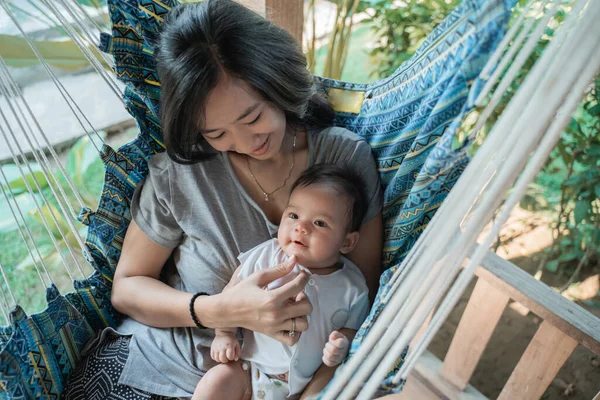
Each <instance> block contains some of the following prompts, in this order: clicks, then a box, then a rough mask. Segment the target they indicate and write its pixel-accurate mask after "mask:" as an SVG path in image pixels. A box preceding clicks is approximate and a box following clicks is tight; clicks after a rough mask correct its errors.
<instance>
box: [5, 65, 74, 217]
mask: <svg viewBox="0 0 600 400" xmlns="http://www.w3.org/2000/svg"><path fill="white" fill-rule="evenodd" d="M0 82H1V83H2V85H1V86H0V87H2V88H3V89H2V90H3V93H7V95H5V98H6V101H7V102H10V103H11V105H12V106H14V109H16V110H18V112H19V115H18V117H17V120H19V121H22V122H23V123H24V124H25V125H26V126H27V130H25V129H24V130H23V131H22V133H23V134H24V136H25V137H26V139H27V141H28V143H29V145H30V147H31V148H32V150H34V151H36V152H37V153H38V155H39V156H40V157H41V158H42V159H43V160H44V163H41V164H40V168H42V169H43V170H44V172H45V173H46V174H47V175H49V176H51V177H52V180H53V181H54V182H55V184H56V186H57V187H58V189H59V191H60V193H61V195H62V196H63V198H65V199H66V198H67V195H66V193H65V192H64V190H63V188H62V185H59V184H58V178H57V176H56V174H55V173H54V172H53V171H52V168H51V167H50V161H49V160H48V157H47V156H46V152H45V151H44V147H43V146H42V145H41V144H40V142H39V140H38V139H37V136H36V135H35V134H34V130H33V129H32V127H31V125H30V123H29V120H30V119H31V120H32V121H33V123H34V124H35V126H36V127H37V128H38V131H39V132H40V133H41V135H42V137H43V138H44V140H45V143H46V146H48V148H49V149H51V150H50V153H51V154H52V157H53V158H54V162H55V163H56V165H57V166H58V168H59V169H60V171H61V172H62V175H63V177H64V179H65V180H66V181H67V184H68V185H69V188H70V190H71V193H73V195H74V196H75V198H76V200H77V201H78V203H79V207H84V206H85V205H84V203H83V200H82V198H81V195H80V193H79V191H78V190H77V188H76V187H75V185H74V184H73V182H72V180H71V179H70V178H69V174H67V172H66V171H65V169H64V167H63V165H62V162H61V161H60V158H59V157H58V155H57V154H56V151H55V150H54V148H53V146H51V145H50V141H49V140H48V137H47V136H46V135H45V133H44V131H43V130H42V128H41V126H40V124H39V122H38V120H37V119H36V118H35V115H34V114H33V112H32V111H31V108H30V107H29V104H28V103H27V101H26V100H25V98H24V97H23V94H22V93H21V91H20V89H19V87H18V86H17V84H16V82H15V81H14V79H13V78H12V76H11V75H10V72H9V70H8V66H7V65H6V63H5V62H4V60H3V59H2V58H1V57H0ZM23 107H24V108H25V109H26V112H24V110H23ZM25 114H27V115H28V116H29V118H27V117H26V116H25ZM15 116H16V115H15ZM19 117H20V118H19ZM30 139H33V141H34V142H35V147H34V146H33V145H32V144H31V140H30ZM67 206H68V208H69V211H70V213H71V216H72V217H73V218H77V214H76V213H75V210H74V209H73V206H72V205H71V203H70V202H68V201H67Z"/></svg>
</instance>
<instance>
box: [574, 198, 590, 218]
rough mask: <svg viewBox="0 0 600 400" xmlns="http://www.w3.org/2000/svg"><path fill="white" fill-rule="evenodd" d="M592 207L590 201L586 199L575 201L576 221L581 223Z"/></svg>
mask: <svg viewBox="0 0 600 400" xmlns="http://www.w3.org/2000/svg"><path fill="white" fill-rule="evenodd" d="M589 208H590V203H589V202H587V201H584V200H579V201H578V202H577V203H575V222H576V223H580V222H581V221H583V219H584V218H585V217H586V215H587V212H588V210H589Z"/></svg>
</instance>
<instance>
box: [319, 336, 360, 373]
mask: <svg viewBox="0 0 600 400" xmlns="http://www.w3.org/2000/svg"><path fill="white" fill-rule="evenodd" d="M355 335H356V330H354V329H348V328H342V329H340V330H339V331H333V332H331V335H329V341H328V342H327V343H326V344H325V348H324V349H323V363H324V364H325V365H327V366H328V367H335V366H336V365H339V364H340V363H341V362H342V361H344V359H345V358H346V356H347V355H348V352H349V351H350V343H351V342H352V339H354V336H355Z"/></svg>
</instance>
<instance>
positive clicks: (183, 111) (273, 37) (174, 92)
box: [156, 0, 334, 164]
mask: <svg viewBox="0 0 600 400" xmlns="http://www.w3.org/2000/svg"><path fill="white" fill-rule="evenodd" d="M156 64H157V71H158V75H159V80H160V82H161V91H162V92H161V97H160V119H161V126H162V131H163V137H164V141H165V146H166V148H167V153H168V154H169V157H170V158H171V159H173V160H174V161H176V162H178V163H182V164H191V163H196V162H198V161H202V160H205V159H207V158H209V157H210V156H211V155H214V154H215V153H214V151H210V150H209V149H211V148H210V146H208V144H207V143H206V141H205V139H204V138H202V135H201V134H200V133H199V122H200V121H202V119H203V118H204V116H203V115H202V113H203V110H204V108H205V105H206V101H207V98H208V96H209V94H210V93H211V91H212V90H213V89H214V88H215V87H216V86H217V84H218V83H219V80H220V79H222V78H223V77H224V76H229V77H232V78H234V79H239V80H241V81H243V82H245V83H246V84H248V86H249V87H251V88H252V89H254V90H256V92H257V93H258V94H260V95H261V96H262V97H263V98H264V99H265V100H266V101H267V102H269V103H270V104H271V105H272V106H274V107H276V108H279V109H280V110H282V111H283V112H284V113H285V116H286V120H287V123H288V126H289V127H290V128H294V129H297V128H299V127H302V126H305V125H313V126H323V127H325V126H329V125H331V123H332V121H333V117H334V112H333V108H332V107H331V105H330V104H329V103H328V101H327V99H326V97H325V94H324V93H322V92H320V91H317V87H316V82H315V79H314V77H313V75H312V74H311V73H310V72H309V71H308V69H307V67H306V66H307V63H306V57H305V56H304V54H303V53H302V50H301V49H300V47H299V45H298V43H297V42H296V40H295V39H294V38H293V37H292V36H291V35H290V34H289V33H288V32H287V31H286V30H285V29H282V28H280V27H277V26H276V25H274V24H272V23H271V22H269V21H267V20H265V19H264V18H263V17H262V16H260V15H259V14H257V13H255V12H253V11H251V10H250V9H248V8H246V7H244V6H243V5H240V4H238V3H236V2H234V1H232V0H204V1H202V2H200V3H190V4H181V5H179V6H177V7H175V8H174V9H173V10H171V12H170V13H169V14H168V15H167V17H166V18H165V21H164V23H163V26H162V31H161V33H160V37H159V40H158V43H157V46H156ZM207 150H209V151H208V152H207Z"/></svg>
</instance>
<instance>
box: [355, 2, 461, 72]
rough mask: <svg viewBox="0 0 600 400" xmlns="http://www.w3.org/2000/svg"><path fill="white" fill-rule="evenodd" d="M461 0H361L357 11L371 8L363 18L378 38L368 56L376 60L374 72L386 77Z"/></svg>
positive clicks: (410, 54)
mask: <svg viewBox="0 0 600 400" xmlns="http://www.w3.org/2000/svg"><path fill="white" fill-rule="evenodd" d="M459 3H460V0H447V1H444V0H430V1H421V0H404V1H403V2H402V4H403V6H396V5H394V2H392V1H391V0H369V1H362V2H361V8H360V9H359V10H361V11H362V10H365V9H366V8H367V7H371V8H372V9H373V10H374V13H373V15H372V16H371V17H370V18H368V19H366V20H365V21H363V22H364V23H370V24H372V26H373V30H374V34H375V35H376V37H377V40H376V44H375V47H374V48H373V49H372V50H371V51H370V53H369V55H370V56H371V57H372V58H374V59H375V60H376V62H377V65H378V67H377V69H376V70H375V72H374V73H375V74H376V75H377V76H378V77H386V76H388V75H390V74H391V73H392V72H394V71H395V70H396V69H397V68H398V67H399V66H400V65H401V64H402V63H403V62H404V61H406V60H408V59H409V58H410V57H412V55H413V54H414V53H415V51H416V50H417V48H418V47H419V45H420V44H421V43H422V42H423V40H424V39H425V38H426V37H427V35H429V33H431V31H433V29H434V28H435V27H436V26H437V25H438V24H439V23H440V22H441V21H442V20H443V19H444V18H445V17H446V16H447V15H448V14H449V13H450V11H452V10H453V9H454V8H455V7H456V6H457V5H458V4H459Z"/></svg>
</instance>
